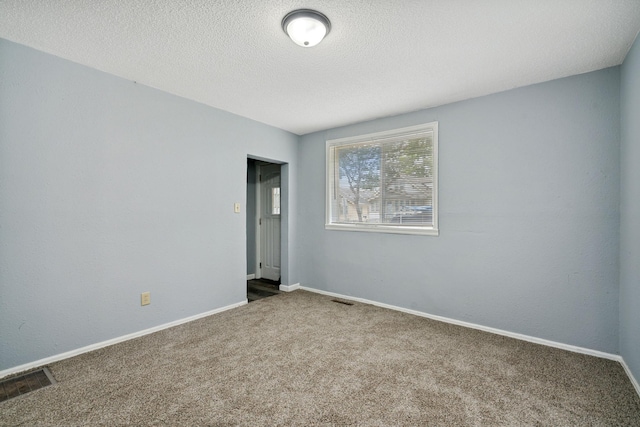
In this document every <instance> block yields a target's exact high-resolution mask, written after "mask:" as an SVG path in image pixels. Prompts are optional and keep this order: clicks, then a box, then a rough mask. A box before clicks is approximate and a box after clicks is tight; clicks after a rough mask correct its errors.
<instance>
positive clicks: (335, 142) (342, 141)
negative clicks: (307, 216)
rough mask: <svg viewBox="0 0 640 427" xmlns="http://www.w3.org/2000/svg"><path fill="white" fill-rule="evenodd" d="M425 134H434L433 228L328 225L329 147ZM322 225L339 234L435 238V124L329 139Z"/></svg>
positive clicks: (436, 169) (329, 220)
mask: <svg viewBox="0 0 640 427" xmlns="http://www.w3.org/2000/svg"><path fill="white" fill-rule="evenodd" d="M425 131H432V132H433V226H432V227H408V226H396V225H386V224H361V223H349V224H334V223H332V222H331V162H330V151H331V147H336V146H340V145H347V144H357V143H359V142H367V141H371V142H373V141H376V140H379V139H386V138H390V137H394V136H400V135H407V134H412V133H421V132H425ZM325 168H326V170H325V225H324V228H325V229H326V230H342V231H364V232H369V233H392V234H420V235H428V236H438V235H439V234H440V231H439V229H438V216H439V215H438V122H437V121H436V122H431V123H424V124H421V125H416V126H409V127H404V128H399V129H392V130H388V131H383V132H375V133H369V134H365V135H358V136H353V137H347V138H338V139H329V140H327V142H326V149H325Z"/></svg>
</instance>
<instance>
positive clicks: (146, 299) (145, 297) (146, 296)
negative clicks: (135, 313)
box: [140, 292, 151, 305]
mask: <svg viewBox="0 0 640 427" xmlns="http://www.w3.org/2000/svg"><path fill="white" fill-rule="evenodd" d="M149 304H151V292H143V293H142V294H140V305H149Z"/></svg>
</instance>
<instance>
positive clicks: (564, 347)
mask: <svg viewBox="0 0 640 427" xmlns="http://www.w3.org/2000/svg"><path fill="white" fill-rule="evenodd" d="M300 289H302V290H305V291H309V292H315V293H318V294H323V295H328V296H332V297H336V298H341V299H346V300H352V301H358V302H361V303H364V304H371V305H375V306H377V307H382V308H388V309H390V310H396V311H401V312H403V313H408V314H413V315H415V316H420V317H426V318H428V319H432V320H437V321H440V322H445V323H451V324H453V325H458V326H464V327H466V328H472V329H478V330H480V331H484V332H490V333H492V334H497V335H504V336H506V337H510V338H515V339H518V340H522V341H529V342H532V343H535V344H542V345H546V346H548V347H556V348H560V349H562V350H568V351H572V352H574V353H582V354H588V355H590V356H596V357H600V358H603V359H609V360H615V361H618V362H621V361H622V357H621V356H619V355H617V354H612V353H605V352H603V351H598V350H592V349H590V348H584V347H578V346H574V345H570V344H563V343H560V342H556V341H550V340H546V339H542V338H537V337H532V336H529V335H524V334H518V333H515V332H509V331H505V330H502V329H496V328H490V327H488V326H482V325H478V324H475V323H470V322H464V321H461V320H456V319H451V318H449V317H443V316H438V315H435V314H429V313H424V312H422V311H417V310H411V309H408V308H403V307H398V306H395V305H390V304H385V303H381V302H377V301H371V300H368V299H364V298H358V297H352V296H348V295H342V294H337V293H334V292H327V291H323V290H320V289H314V288H307V287H306V286H301V287H300Z"/></svg>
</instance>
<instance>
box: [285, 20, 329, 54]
mask: <svg viewBox="0 0 640 427" xmlns="http://www.w3.org/2000/svg"><path fill="white" fill-rule="evenodd" d="M287 34H289V37H291V40H293V41H294V43H295V44H297V45H300V46H303V47H311V46H315V45H317V44H318V43H320V42H321V41H322V39H323V38H324V36H325V35H326V34H327V28H326V27H325V26H324V25H323V24H322V22H320V21H317V20H315V19H313V18H307V17H301V18H296V19H294V20H292V21H291V22H290V23H289V25H287Z"/></svg>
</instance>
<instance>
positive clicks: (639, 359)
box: [620, 39, 640, 381]
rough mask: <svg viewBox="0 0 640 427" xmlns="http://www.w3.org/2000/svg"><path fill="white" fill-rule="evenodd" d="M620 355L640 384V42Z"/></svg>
mask: <svg viewBox="0 0 640 427" xmlns="http://www.w3.org/2000/svg"><path fill="white" fill-rule="evenodd" d="M620 104H621V109H622V120H621V124H622V135H621V140H622V144H621V153H620V154H621V157H620V159H621V171H620V174H621V177H620V185H621V189H620V353H621V354H622V357H623V358H624V360H625V362H626V363H627V365H628V366H629V368H630V369H631V371H632V372H633V375H634V376H635V378H636V380H638V381H640V39H637V40H636V42H635V44H634V45H633V47H632V49H631V52H630V53H629V54H628V55H627V58H626V59H625V61H624V63H623V64H622V83H621V99H620Z"/></svg>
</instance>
